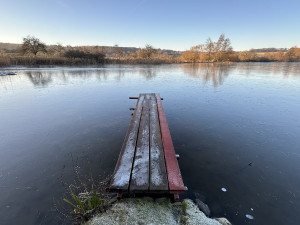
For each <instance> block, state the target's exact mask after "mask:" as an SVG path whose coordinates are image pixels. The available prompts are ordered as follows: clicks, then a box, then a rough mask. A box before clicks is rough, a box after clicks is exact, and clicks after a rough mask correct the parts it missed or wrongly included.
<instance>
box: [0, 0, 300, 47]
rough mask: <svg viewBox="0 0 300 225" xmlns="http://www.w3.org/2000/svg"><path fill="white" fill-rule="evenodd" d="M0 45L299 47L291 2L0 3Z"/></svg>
mask: <svg viewBox="0 0 300 225" xmlns="http://www.w3.org/2000/svg"><path fill="white" fill-rule="evenodd" d="M0 21H1V23H0V42H10V43H21V42H22V38H23V37H26V36H27V35H29V34H30V35H34V36H36V37H38V38H40V39H41V40H42V41H43V42H45V43H47V44H55V43H57V42H60V43H62V44H63V45H115V44H118V45H119V46H132V47H143V46H144V45H145V44H151V45H153V46H154V47H156V48H165V49H174V50H186V49H189V48H190V47H191V46H193V45H197V44H201V43H205V41H206V39H207V38H208V37H211V38H212V39H213V40H216V39H217V38H218V36H219V35H220V34H222V33H224V34H225V35H226V37H229V38H230V40H231V43H232V46H233V48H234V50H247V49H250V48H263V47H279V48H280V47H288V48H289V47H292V46H295V45H297V46H298V47H299V46H300V1H299V0H298V1H296V0H294V1H293V0H281V1H279V0H273V1H271V0H260V1H259V0H247V1H246V0H206V1H202V0H194V1H193V0H185V1H183V0H182V1H178V0H160V1H158V0H106V1H102V0H98V1H96V0H85V1H84V0H26V1H25V0H5V1H4V0H0Z"/></svg>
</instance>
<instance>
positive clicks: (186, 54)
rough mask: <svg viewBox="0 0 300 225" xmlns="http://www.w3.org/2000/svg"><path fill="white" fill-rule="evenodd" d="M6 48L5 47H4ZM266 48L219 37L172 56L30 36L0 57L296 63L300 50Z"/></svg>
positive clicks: (62, 61) (0, 61) (18, 61)
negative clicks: (237, 45)
mask: <svg viewBox="0 0 300 225" xmlns="http://www.w3.org/2000/svg"><path fill="white" fill-rule="evenodd" d="M7 47H9V46H8V45H7ZM275 50H276V49H272V48H268V49H267V48H266V49H263V50H262V51H256V50H255V49H251V50H249V51H234V50H233V48H232V46H231V41H230V39H229V38H227V37H225V35H224V34H221V35H220V36H219V38H218V40H216V41H213V40H212V39H211V38H208V39H207V40H206V42H205V43H204V44H199V45H196V46H192V47H191V48H190V49H189V50H186V51H183V52H176V51H172V50H162V49H157V48H154V47H153V46H151V45H149V44H147V45H146V46H145V47H143V48H129V47H120V46H118V45H115V46H112V47H105V46H75V47H72V46H69V45H67V46H63V45H62V44H60V43H57V44H55V45H46V44H45V43H44V42H42V41H41V40H40V39H38V38H36V37H34V36H27V37H25V38H23V43H22V44H21V47H20V48H19V53H17V52H16V50H15V49H10V52H11V53H10V55H5V54H4V55H3V53H2V56H1V53H0V66H1V65H11V64H14V65H22V64H24V65H27V64H30V65H35V64H58V65H69V64H73V65H80V64H86V65H87V64H101V63H150V64H151V63H182V62H187V63H199V62H208V63H214V62H270V61H284V62H300V48H297V47H292V48H290V49H279V51H276V52H272V51H275Z"/></svg>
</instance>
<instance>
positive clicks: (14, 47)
mask: <svg viewBox="0 0 300 225" xmlns="http://www.w3.org/2000/svg"><path fill="white" fill-rule="evenodd" d="M21 46H22V44H13V43H2V42H0V53H1V52H2V53H18V52H20V49H21ZM51 47H53V45H48V48H51ZM64 47H66V48H67V49H68V48H71V46H64ZM72 48H77V49H86V50H87V49H91V50H93V49H95V48H97V49H100V50H101V51H103V52H104V53H105V54H106V55H107V56H112V55H113V54H115V53H116V52H117V51H118V50H119V49H122V51H123V53H125V54H127V55H130V54H131V53H136V52H137V50H139V48H136V47H121V46H120V47H119V46H72ZM158 50H159V51H162V52H167V53H168V55H170V56H172V55H177V54H181V53H182V52H180V51H173V50H170V49H158Z"/></svg>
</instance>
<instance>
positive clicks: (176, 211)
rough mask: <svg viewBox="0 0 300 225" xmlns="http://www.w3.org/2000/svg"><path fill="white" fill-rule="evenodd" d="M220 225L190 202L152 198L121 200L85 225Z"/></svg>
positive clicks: (187, 200)
mask: <svg viewBox="0 0 300 225" xmlns="http://www.w3.org/2000/svg"><path fill="white" fill-rule="evenodd" d="M100 224H106V225H119V224H130V225H144V224H145V225H146V224H147V225H148V224H160V225H163V224H168V225H169V224H170V225H173V224H174V225H194V224H197V225H220V223H219V222H218V221H216V220H214V219H210V218H207V217H206V216H205V214H204V213H202V212H201V211H200V210H199V209H198V207H197V206H196V205H195V204H194V203H193V202H192V201H191V200H189V199H186V200H184V201H182V202H181V203H174V204H171V202H170V200H169V199H167V198H165V199H157V200H153V199H151V198H134V199H122V200H120V201H118V202H117V203H115V204H114V205H113V206H112V207H111V208H110V209H109V210H107V212H105V213H102V214H98V215H95V216H94V217H93V218H92V219H91V220H90V221H88V222H87V223H86V224H85V225H100Z"/></svg>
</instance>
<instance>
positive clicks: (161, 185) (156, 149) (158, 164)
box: [149, 94, 169, 191]
mask: <svg viewBox="0 0 300 225" xmlns="http://www.w3.org/2000/svg"><path fill="white" fill-rule="evenodd" d="M149 122H150V187H149V190H150V191H168V190H169V186H168V178H167V171H166V164H165V157H164V149H163V144H162V139H161V132H160V126H159V119H158V111H157V103H156V97H155V94H151V95H150V121H149Z"/></svg>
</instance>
